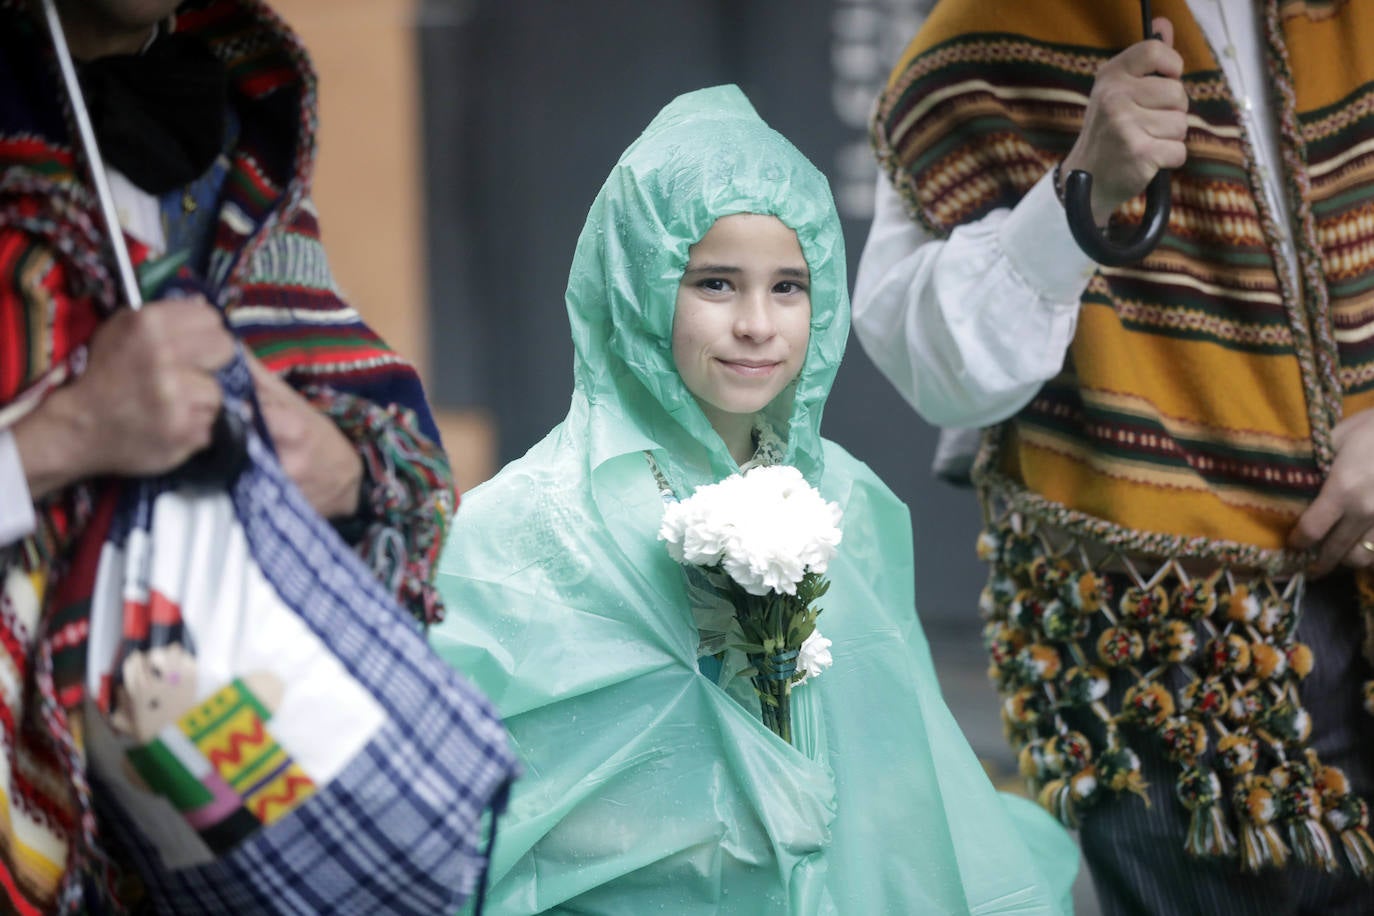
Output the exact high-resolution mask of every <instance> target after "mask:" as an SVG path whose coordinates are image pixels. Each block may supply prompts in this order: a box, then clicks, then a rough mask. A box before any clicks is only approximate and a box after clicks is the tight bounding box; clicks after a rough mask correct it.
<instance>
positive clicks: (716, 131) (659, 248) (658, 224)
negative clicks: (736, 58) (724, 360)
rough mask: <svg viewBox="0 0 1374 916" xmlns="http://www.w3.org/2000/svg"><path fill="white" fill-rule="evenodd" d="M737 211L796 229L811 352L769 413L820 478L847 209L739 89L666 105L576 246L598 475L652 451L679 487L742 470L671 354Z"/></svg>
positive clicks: (584, 390)
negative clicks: (715, 232) (693, 279)
mask: <svg viewBox="0 0 1374 916" xmlns="http://www.w3.org/2000/svg"><path fill="white" fill-rule="evenodd" d="M734 213H762V214H768V215H771V216H776V217H777V218H778V219H779V220H781V221H782V222H783V223H784V224H786V225H787V226H788V227H789V228H791V229H792V230H794V231H795V232H796V233H797V238H798V240H799V241H800V243H801V249H802V253H803V255H804V256H805V258H806V263H807V266H808V268H809V269H810V272H811V337H810V342H809V344H808V346H807V352H806V359H805V362H804V364H803V367H802V371H801V374H800V375H799V377H798V379H797V381H796V382H795V383H794V385H793V386H791V387H790V388H789V389H788V390H786V391H784V392H783V394H781V395H779V396H778V398H776V399H775V400H774V402H773V404H771V405H770V406H769V407H768V408H767V409H766V410H765V414H766V416H767V419H768V421H769V423H770V425H771V426H772V427H773V429H774V431H775V432H777V433H778V434H779V435H781V436H783V437H784V438H785V439H786V441H787V452H786V457H785V461H786V463H788V464H792V465H794V466H796V467H797V468H799V469H800V470H801V471H802V473H803V474H804V475H805V476H806V477H807V478H808V479H809V480H811V481H812V482H813V483H815V482H816V481H818V480H819V479H820V475H821V471H822V464H823V462H822V455H821V451H822V450H821V439H820V425H821V412H822V408H823V406H824V404H825V399H826V397H827V395H828V394H829V392H830V386H831V384H832V383H833V382H834V379H835V371H836V369H837V368H838V366H839V362H840V357H841V355H842V354H843V352H844V345H845V340H846V338H847V336H848V333H849V297H848V293H847V291H846V281H847V277H846V273H845V253H844V239H843V235H842V232H841V227H840V220H839V215H838V214H837V212H836V210H835V205H834V201H833V199H832V198H831V195H830V188H829V185H828V184H827V183H826V180H825V177H824V176H823V175H821V173H820V172H819V171H817V169H816V168H815V166H813V165H812V164H811V163H810V162H808V161H807V160H806V158H805V157H804V156H803V155H802V154H801V153H800V152H799V151H798V150H797V149H796V147H794V146H793V145H792V144H791V143H789V142H788V141H787V139H786V138H784V137H783V136H782V135H781V134H779V133H778V132H777V131H775V130H773V129H772V128H770V127H769V126H768V125H767V124H765V123H764V122H763V120H762V119H761V118H760V117H759V116H758V114H757V112H755V111H754V108H753V106H752V105H750V104H749V101H748V99H746V98H745V96H744V94H743V93H742V92H741V91H740V90H739V89H738V88H737V87H735V86H717V87H714V88H711V89H702V90H699V91H697V92H692V93H688V94H687V95H683V96H680V97H679V98H677V99H675V100H674V101H673V102H672V103H670V104H669V105H668V106H667V107H666V108H664V109H663V110H662V111H661V112H660V113H659V115H658V117H656V118H655V119H654V120H653V121H652V122H651V123H650V124H649V126H648V127H647V128H646V129H645V131H644V133H643V134H642V135H641V136H640V137H639V139H638V140H636V141H635V142H634V143H633V144H631V145H630V147H629V149H627V150H626V151H625V152H624V154H623V155H621V157H620V160H619V161H618V162H617V163H616V165H615V168H614V169H613V170H612V171H611V174H610V177H608V178H607V179H606V183H605V184H604V185H603V186H602V188H601V192H600V193H599V194H598V195H597V197H596V200H595V201H594V202H593V204H592V207H591V212H590V213H589V214H588V216H587V223H586V226H585V227H584V228H583V230H582V235H581V237H580V238H579V240H578V243H577V251H576V254H575V255H574V258H573V265H572V272H571V275H570V277H569V279H568V294H567V306H568V318H569V320H570V322H571V324H572V333H573V342H574V347H575V349H576V390H575V393H574V413H577V412H578V411H579V408H580V409H585V410H587V411H588V416H587V420H588V423H587V424H586V426H585V428H586V429H587V430H588V434H589V436H590V437H591V442H590V448H589V456H590V459H591V461H592V468H593V469H595V467H596V466H597V465H599V464H600V463H602V462H604V461H607V460H609V459H611V458H614V457H616V456H618V455H621V454H624V453H626V452H628V451H640V450H647V451H650V452H652V453H653V454H654V457H655V460H656V461H658V463H659V465H660V467H662V468H663V469H664V472H665V474H666V475H667V477H668V479H669V481H670V482H671V483H672V484H673V485H674V487H675V488H677V489H679V490H680V491H684V490H685V491H690V489H691V488H692V487H693V486H696V485H698V484H701V483H705V482H708V481H710V480H716V479H719V478H720V477H723V476H725V475H727V474H729V473H731V472H733V471H734V470H736V466H735V463H734V461H733V460H732V459H731V457H730V453H729V451H728V450H727V449H726V447H725V444H724V443H723V442H722V441H721V439H720V437H719V436H718V435H716V433H715V431H714V430H713V429H712V428H711V425H710V423H709V422H708V420H707V419H706V415H705V414H704V413H703V412H702V410H701V408H700V407H699V406H698V405H697V403H696V400H695V399H694V398H693V397H692V395H691V393H690V392H689V391H688V390H687V387H686V385H684V384H683V382H682V379H681V377H680V376H679V375H678V372H677V368H676V366H675V365H674V362H673V353H672V331H673V312H674V306H675V303H676V300H677V290H678V283H679V281H680V280H681V278H682V274H683V271H684V270H685V269H686V267H687V261H688V252H689V250H690V248H691V246H692V245H693V244H695V243H696V242H697V241H699V240H700V239H701V238H702V236H704V235H705V234H706V232H707V231H708V230H709V229H710V228H711V226H712V225H713V224H714V223H715V221H716V220H717V219H719V218H721V217H722V216H729V215H731V214H734ZM579 401H580V402H581V403H579Z"/></svg>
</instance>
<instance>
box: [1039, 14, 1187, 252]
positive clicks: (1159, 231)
mask: <svg viewBox="0 0 1374 916" xmlns="http://www.w3.org/2000/svg"><path fill="white" fill-rule="evenodd" d="M1140 16H1141V18H1142V19H1143V20H1144V28H1145V37H1146V38H1151V37H1156V38H1157V37H1158V36H1157V35H1152V33H1151V31H1150V26H1151V24H1152V23H1153V22H1154V17H1153V16H1151V15H1150V0H1140ZM1092 196H1093V176H1092V175H1090V174H1089V173H1087V172H1085V171H1083V170H1082V169H1074V170H1073V171H1071V172H1069V176H1068V178H1067V179H1065V181H1064V211H1065V213H1066V214H1067V215H1068V219H1069V231H1070V232H1071V233H1073V240H1074V241H1075V242H1077V243H1078V247H1079V248H1081V249H1083V252H1084V253H1085V254H1087V256H1088V257H1090V258H1092V259H1093V260H1094V261H1096V262H1097V263H1099V264H1105V265H1107V266H1108V267H1121V266H1123V265H1125V264H1134V263H1135V262H1137V261H1140V260H1142V259H1143V258H1144V257H1145V256H1146V255H1148V254H1149V253H1150V252H1151V251H1154V249H1155V246H1156V245H1158V244H1159V240H1160V239H1161V238H1162V237H1163V236H1164V230H1165V228H1166V227H1167V226H1168V225H1169V170H1168V169H1160V170H1159V171H1158V172H1156V173H1155V177H1154V178H1152V179H1150V185H1149V187H1148V188H1146V189H1145V218H1144V219H1142V220H1141V221H1140V225H1139V226H1138V227H1137V228H1136V231H1135V233H1134V234H1132V235H1131V237H1130V238H1129V239H1126V240H1124V241H1116V240H1114V239H1111V238H1109V237H1108V236H1107V234H1106V233H1105V232H1104V231H1103V230H1101V229H1099V228H1098V226H1097V220H1095V219H1094V218H1093V206H1092Z"/></svg>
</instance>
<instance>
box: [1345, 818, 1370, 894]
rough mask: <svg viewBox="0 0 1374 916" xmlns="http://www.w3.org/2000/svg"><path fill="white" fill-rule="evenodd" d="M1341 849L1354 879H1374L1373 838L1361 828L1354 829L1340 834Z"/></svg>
mask: <svg viewBox="0 0 1374 916" xmlns="http://www.w3.org/2000/svg"><path fill="white" fill-rule="evenodd" d="M1341 849H1342V850H1344V852H1345V860H1346V861H1347V862H1349V863H1350V870H1351V871H1353V872H1354V873H1355V875H1356V877H1359V878H1363V879H1364V880H1366V881H1367V880H1369V879H1371V878H1374V838H1371V837H1370V836H1369V831H1368V830H1365V829H1364V828H1363V827H1355V828H1353V829H1351V830H1344V831H1342V832H1341Z"/></svg>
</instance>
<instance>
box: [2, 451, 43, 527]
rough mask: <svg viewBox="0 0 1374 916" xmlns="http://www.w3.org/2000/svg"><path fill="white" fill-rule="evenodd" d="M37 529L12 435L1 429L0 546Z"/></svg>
mask: <svg viewBox="0 0 1374 916" xmlns="http://www.w3.org/2000/svg"><path fill="white" fill-rule="evenodd" d="M37 526H38V520H37V518H36V517H35V516H34V513H33V499H32V498H31V497H30V495H29V481H28V478H26V477H25V476H24V466H23V465H22V464H21V463H20V461H19V447H18V446H17V445H15V442H14V433H12V432H10V431H9V430H8V429H0V547H8V546H9V545H10V544H13V543H14V542H15V541H18V540H20V539H21V538H24V537H27V536H28V535H30V534H32V533H33V532H34V529H35V528H36V527H37Z"/></svg>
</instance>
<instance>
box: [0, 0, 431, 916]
mask: <svg viewBox="0 0 1374 916" xmlns="http://www.w3.org/2000/svg"><path fill="white" fill-rule="evenodd" d="M173 28H174V29H176V30H182V31H194V32H196V33H197V34H199V35H200V36H202V37H203V38H205V40H206V41H207V42H208V43H209V44H210V46H211V47H212V49H213V50H214V51H215V53H216V54H217V55H218V56H219V57H220V58H221V59H222V60H224V62H225V64H226V67H227V68H228V71H229V74H230V79H231V82H232V85H233V104H234V105H235V107H236V110H237V112H238V114H239V117H240V121H241V125H242V129H241V133H240V136H239V140H238V143H237V145H236V147H235V149H234V150H233V153H232V169H231V171H230V173H229V176H228V179H227V181H226V184H225V187H224V190H223V194H222V200H221V207H220V211H219V221H218V224H217V227H216V230H215V237H214V244H213V248H212V250H211V253H210V258H209V265H208V269H207V271H206V276H204V277H201V278H199V279H200V280H201V281H202V282H203V285H204V286H205V287H206V288H208V289H209V290H210V292H211V294H212V295H213V296H214V297H215V299H216V300H217V301H218V302H219V304H220V305H221V306H222V307H223V308H224V309H225V310H226V312H227V315H228V317H229V320H230V323H231V325H232V326H233V328H234V330H235V332H236V333H237V334H238V336H239V338H240V339H241V340H243V341H244V342H245V344H246V345H248V346H249V347H250V348H251V349H252V350H253V351H254V352H255V353H256V354H257V355H258V357H259V358H260V359H261V360H262V361H263V362H264V363H265V364H266V365H267V366H268V367H269V368H271V369H273V370H274V371H276V372H278V373H279V374H282V375H283V376H285V377H286V378H287V379H288V380H289V381H290V382H291V383H292V384H293V385H294V386H295V387H296V388H297V389H298V390H300V391H301V392H302V393H303V394H305V395H306V396H307V397H308V398H309V399H310V400H311V401H312V402H313V403H315V405H316V406H317V407H319V408H320V409H321V410H324V411H325V412H326V413H328V414H329V415H330V416H331V418H332V419H334V421H335V422H336V423H337V424H338V426H339V428H340V429H341V430H342V431H343V432H344V434H345V435H346V436H348V437H349V439H350V440H351V441H353V442H354V443H355V445H356V446H357V447H358V449H359V451H360V454H361V455H362V457H363V461H364V465H365V468H366V477H367V485H366V486H365V489H364V493H363V503H364V506H363V510H362V512H361V517H362V518H363V519H364V520H365V525H364V526H363V530H361V531H359V532H358V534H359V535H360V537H361V540H360V542H359V543H358V545H357V548H358V550H359V551H360V553H361V554H362V555H363V557H364V558H365V559H367V560H368V562H369V563H370V564H371V565H372V567H373V569H374V571H375V572H376V573H377V575H378V576H379V578H381V579H382V581H383V583H384V584H386V585H387V586H388V587H389V588H390V589H391V590H392V591H393V592H394V593H395V594H396V595H397V596H398V597H399V598H400V600H401V601H403V602H404V603H405V604H407V605H408V606H409V607H410V608H411V609H412V610H413V611H414V613H415V614H416V616H417V618H419V619H420V620H422V621H432V620H435V619H438V618H439V616H440V615H441V606H440V603H439V601H438V598H437V595H436V593H435V592H434V591H433V589H432V587H431V586H430V584H429V578H430V572H431V569H432V565H433V562H434V560H435V559H436V557H437V554H438V551H439V549H440V547H441V545H442V542H443V534H444V530H445V527H446V524H447V520H448V518H449V517H450V516H451V514H452V511H453V509H454V505H455V494H454V492H453V489H452V478H451V474H450V472H449V468H448V463H447V459H446V458H445V456H444V454H443V451H442V449H441V448H440V446H439V440H438V434H437V430H436V429H435V426H434V423H433V419H432V417H431V416H430V413H429V411H428V408H427V406H426V404H425V400H424V396H423V392H422V390H421V388H420V383H419V379H418V377H417V376H416V374H415V372H414V370H413V369H412V368H411V367H410V366H409V365H408V364H406V362H405V361H404V360H403V359H401V358H400V357H399V356H397V355H396V354H395V353H394V352H392V351H391V350H390V349H389V348H388V347H387V346H386V345H385V344H384V343H383V342H382V341H381V340H379V339H378V338H377V337H376V335H375V334H373V333H372V331H371V330H370V329H368V328H367V327H366V325H364V324H363V323H362V321H361V319H360V318H359V316H358V315H357V313H356V312H354V311H353V310H352V309H351V308H349V307H348V306H347V305H346V304H344V303H343V302H342V301H341V299H340V297H339V293H338V290H337V288H336V286H335V284H334V281H333V279H332V276H331V274H330V272H329V267H328V264H327V262H326V259H325V255H324V250H323V247H322V246H321V243H320V237H319V228H318V225H317V223H316V217H315V212H314V209H313V207H312V205H311V204H310V201H309V197H308V193H309V185H310V176H311V169H312V165H313V161H314V155H315V148H314V133H315V112H316V102H315V77H314V73H313V71H312V69H311V67H310V64H309V61H308V59H307V58H306V55H305V52H304V49H303V48H302V47H301V45H300V43H299V42H298V40H297V39H296V38H295V36H294V35H292V34H291V33H290V32H289V31H288V30H287V29H286V28H285V26H284V25H283V24H282V23H281V22H280V20H279V19H277V18H276V16H275V15H274V14H273V13H272V12H271V11H270V10H268V9H267V8H266V7H265V6H264V5H263V4H262V3H260V2H257V0H208V2H197V3H188V4H186V5H184V6H183V7H182V9H181V10H180V11H179V12H178V14H177V16H176V19H175V24H174V26H173ZM55 73H56V71H55V65H54V63H53V61H52V59H51V54H50V52H49V50H48V47H47V41H46V37H45V36H44V35H43V34H42V30H41V29H40V28H39V27H38V25H37V23H36V22H34V21H33V20H32V19H30V18H29V13H28V5H27V4H25V3H23V2H19V0H0V425H8V424H9V423H12V422H13V421H14V420H15V419H17V417H18V416H19V415H21V414H22V413H23V412H25V411H26V410H28V409H31V407H32V406H33V405H34V404H35V403H37V401H38V400H39V399H40V398H41V397H42V395H43V393H44V392H45V391H46V390H48V389H50V388H51V387H52V386H53V385H56V384H60V383H61V382H62V381H63V380H64V379H66V378H68V377H69V376H70V375H71V374H72V373H73V372H77V371H79V370H80V367H81V364H82V362H83V360H84V351H85V345H86V344H87V342H88V341H89V339H90V337H91V334H92V333H93V331H94V330H95V328H96V326H97V325H98V324H99V322H100V320H101V318H102V317H103V316H104V315H105V314H108V313H109V311H110V309H112V308H114V307H115V304H116V303H115V298H114V296H115V292H114V284H113V283H112V278H111V274H110V271H109V268H108V267H107V266H106V264H105V262H104V260H103V258H102V256H101V250H102V249H101V245H102V243H101V241H100V232H99V230H98V228H97V227H98V225H99V223H98V220H97V219H96V216H95V204H94V197H93V194H92V193H91V192H90V191H89V190H88V189H87V187H86V182H85V179H84V173H83V172H82V170H81V166H80V165H79V164H78V162H77V161H76V160H75V158H74V156H73V153H72V151H71V147H70V143H69V140H68V136H69V134H68V130H67V120H66V117H65V113H64V111H63V107H62V104H61V102H60V101H59V100H60V99H61V94H60V90H59V86H58V83H57V81H56V76H55ZM133 247H134V255H135V258H136V260H137V259H138V258H140V257H141V255H142V252H141V249H139V248H138V246H137V245H134V246H133ZM114 495H115V488H114V487H113V486H108V485H83V486H76V487H72V488H70V489H68V490H67V491H65V492H62V493H59V494H56V495H55V496H53V497H52V498H50V499H48V500H45V501H44V503H43V504H42V505H41V506H40V507H39V510H40V513H39V530H38V532H37V533H36V534H35V535H34V536H33V537H31V538H28V539H26V540H25V541H24V542H22V543H20V544H19V545H15V546H13V547H11V548H7V549H0V600H2V601H3V604H2V605H0V645H3V649H4V651H3V652H0V682H2V683H3V684H4V685H5V686H4V687H3V688H0V815H3V819H2V820H0V909H4V910H7V911H15V912H26V913H27V912H33V913H36V912H43V911H48V910H50V909H53V908H54V907H58V908H69V907H72V906H76V905H77V903H78V900H79V885H80V883H81V879H80V877H79V872H81V871H82V870H83V869H85V870H91V871H99V870H100V869H99V868H98V864H97V863H99V862H101V861H103V856H102V855H101V854H100V853H99V844H98V842H97V840H96V828H95V820H94V817H93V815H92V813H91V805H90V798H89V792H88V790H87V788H86V786H85V781H84V764H83V763H82V760H81V754H80V721H79V716H72V715H69V713H70V711H72V710H74V709H75V708H76V706H77V705H78V704H79V703H80V702H81V698H82V697H81V687H80V685H81V674H82V670H83V668H84V652H85V639H86V626H87V621H86V616H85V615H86V610H87V606H86V604H85V599H86V596H87V595H88V594H89V578H90V576H91V575H92V574H93V571H94V561H95V557H96V555H97V554H98V550H99V544H100V542H101V541H102V540H103V531H104V527H105V523H107V522H108V509H109V507H110V506H111V505H112V500H113V497H114ZM102 520H103V521H102ZM106 877H109V875H107V876H106Z"/></svg>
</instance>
